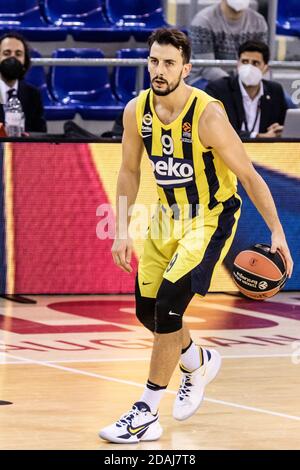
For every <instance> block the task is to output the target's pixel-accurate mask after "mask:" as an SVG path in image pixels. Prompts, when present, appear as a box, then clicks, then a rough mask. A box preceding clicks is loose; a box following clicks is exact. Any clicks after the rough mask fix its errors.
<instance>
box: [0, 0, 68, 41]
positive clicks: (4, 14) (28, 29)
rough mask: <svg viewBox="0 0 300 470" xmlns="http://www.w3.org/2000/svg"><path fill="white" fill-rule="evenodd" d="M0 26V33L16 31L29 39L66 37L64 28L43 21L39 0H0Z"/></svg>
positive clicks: (43, 39) (45, 39)
mask: <svg viewBox="0 0 300 470" xmlns="http://www.w3.org/2000/svg"><path fill="white" fill-rule="evenodd" d="M0 28H1V30H2V33H5V32H7V31H10V30H15V31H18V32H19V33H21V34H23V35H24V36H25V37H26V38H27V39H28V40H29V41H51V40H53V41H60V40H62V41H63V40H64V39H66V37H67V30H66V29H64V28H62V27H51V26H50V25H48V24H47V23H46V21H44V19H43V18H42V16H41V12H40V8H39V0H9V1H7V0H0Z"/></svg>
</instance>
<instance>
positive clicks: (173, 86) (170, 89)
mask: <svg viewBox="0 0 300 470" xmlns="http://www.w3.org/2000/svg"><path fill="white" fill-rule="evenodd" d="M181 77H182V73H181V74H180V76H179V78H178V80H177V82H175V83H173V84H172V83H171V84H169V83H168V82H167V80H164V79H160V78H159V77H155V78H153V80H152V82H151V88H152V90H153V93H154V94H155V95H157V96H168V95H169V94H170V93H172V92H173V91H175V90H176V88H178V86H179V84H180V82H181ZM155 80H159V81H160V82H163V83H165V84H166V85H167V88H166V89H165V90H157V89H156V88H155Z"/></svg>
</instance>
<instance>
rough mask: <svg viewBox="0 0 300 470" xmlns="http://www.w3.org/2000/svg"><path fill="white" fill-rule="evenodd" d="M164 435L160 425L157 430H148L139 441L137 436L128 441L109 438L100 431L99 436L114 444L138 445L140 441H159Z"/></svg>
mask: <svg viewBox="0 0 300 470" xmlns="http://www.w3.org/2000/svg"><path fill="white" fill-rule="evenodd" d="M162 433H163V429H162V427H161V425H160V424H158V426H156V428H155V430H153V429H148V430H147V432H145V434H144V435H143V436H142V437H141V439H138V437H137V436H131V437H130V438H128V439H120V438H119V437H114V436H109V435H108V434H107V433H106V432H103V431H100V432H99V434H98V436H99V437H100V438H101V439H103V440H104V441H108V442H112V443H114V444H138V443H139V442H140V441H157V440H158V439H159V438H160V437H161V435H162Z"/></svg>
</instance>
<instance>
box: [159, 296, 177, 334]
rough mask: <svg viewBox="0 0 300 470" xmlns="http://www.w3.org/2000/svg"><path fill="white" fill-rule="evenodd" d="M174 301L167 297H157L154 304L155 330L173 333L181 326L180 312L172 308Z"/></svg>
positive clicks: (162, 332) (161, 332)
mask: <svg viewBox="0 0 300 470" xmlns="http://www.w3.org/2000/svg"><path fill="white" fill-rule="evenodd" d="M172 304H173V305H174V302H170V299H168V298H164V297H161V298H159V297H158V298H157V300H156V304H155V332H156V333H160V334H166V333H175V331H178V330H181V328H182V313H181V312H177V311H176V310H175V309H174V308H172Z"/></svg>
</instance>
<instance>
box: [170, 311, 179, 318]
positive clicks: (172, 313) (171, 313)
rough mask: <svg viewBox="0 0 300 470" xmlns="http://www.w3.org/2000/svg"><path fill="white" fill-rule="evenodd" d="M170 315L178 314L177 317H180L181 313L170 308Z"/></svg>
mask: <svg viewBox="0 0 300 470" xmlns="http://www.w3.org/2000/svg"><path fill="white" fill-rule="evenodd" d="M169 315H176V316H177V317H180V313H175V312H172V311H171V310H170V312H169Z"/></svg>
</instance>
